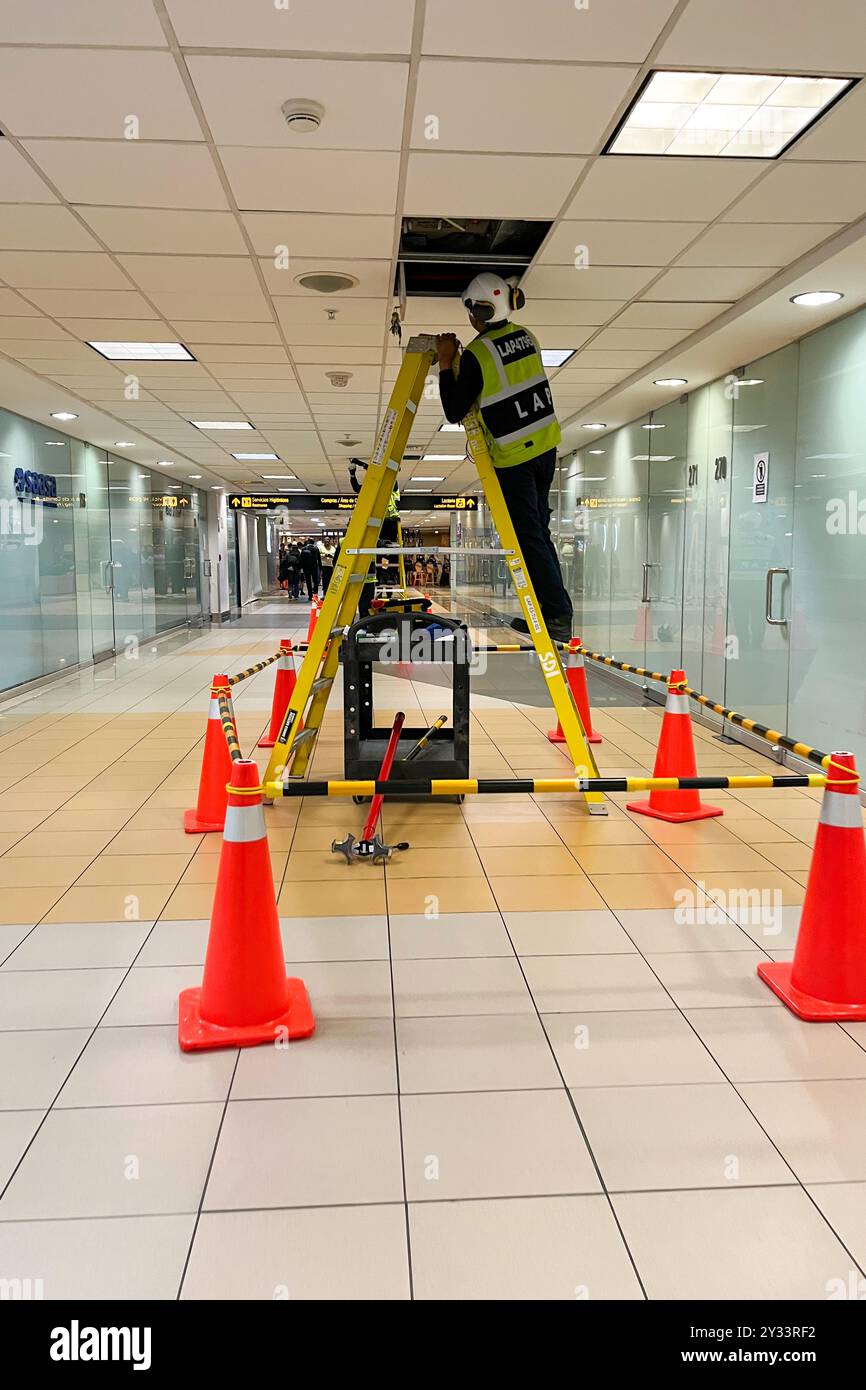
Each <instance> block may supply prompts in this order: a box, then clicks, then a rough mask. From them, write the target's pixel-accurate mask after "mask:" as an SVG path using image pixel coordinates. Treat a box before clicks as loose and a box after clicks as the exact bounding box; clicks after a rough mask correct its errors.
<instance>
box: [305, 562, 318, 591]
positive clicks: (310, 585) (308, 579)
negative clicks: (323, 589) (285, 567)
mask: <svg viewBox="0 0 866 1390" xmlns="http://www.w3.org/2000/svg"><path fill="white" fill-rule="evenodd" d="M301 568H302V571H303V575H304V583H305V584H306V586H307V598H308V599H310V600H312V598H313V595H314V594H315V593H317V591H318V586H317V584H316V568H315V566H314V565H303V566H302V567H301Z"/></svg>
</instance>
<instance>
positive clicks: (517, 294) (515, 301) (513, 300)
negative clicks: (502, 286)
mask: <svg viewBox="0 0 866 1390" xmlns="http://www.w3.org/2000/svg"><path fill="white" fill-rule="evenodd" d="M509 290H510V291H511V293H510V294H509V300H510V307H511V311H512V313H513V312H514V310H516V309H522V308H523V307H524V305H525V304H526V295H525V294H524V293H523V290H522V289H521V288H520V286H519V285H509Z"/></svg>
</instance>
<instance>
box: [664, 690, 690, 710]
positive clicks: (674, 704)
mask: <svg viewBox="0 0 866 1390" xmlns="http://www.w3.org/2000/svg"><path fill="white" fill-rule="evenodd" d="M688 712H689V697H688V695H672V694H669V695H668V698H667V701H666V703H665V714H688Z"/></svg>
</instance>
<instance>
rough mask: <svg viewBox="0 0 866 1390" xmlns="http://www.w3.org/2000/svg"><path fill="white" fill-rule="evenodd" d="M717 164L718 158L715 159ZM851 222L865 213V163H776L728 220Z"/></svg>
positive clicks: (728, 214) (727, 216)
mask: <svg viewBox="0 0 866 1390" xmlns="http://www.w3.org/2000/svg"><path fill="white" fill-rule="evenodd" d="M713 162H714V163H715V162H716V161H713ZM816 212H820V215H821V217H822V218H825V219H827V220H828V221H832V222H852V221H853V220H854V219H855V218H856V217H861V216H862V215H863V213H864V212H866V164H799V163H795V162H789V161H787V160H784V161H782V162H780V163H779V164H776V165H775V166H774V167H773V168H772V169H771V170H770V173H769V174H768V175H767V177H766V178H765V179H762V180H761V183H760V184H759V185H758V187H757V188H754V189H752V190H751V191H750V192H749V193H747V194H746V196H745V197H744V198H741V199H740V201H739V202H738V203H737V205H736V206H735V207H733V208H731V210H730V212H728V213H726V215H725V218H724V220H725V222H807V223H808V222H814V220H815V214H816Z"/></svg>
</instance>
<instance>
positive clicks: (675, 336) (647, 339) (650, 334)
mask: <svg viewBox="0 0 866 1390" xmlns="http://www.w3.org/2000/svg"><path fill="white" fill-rule="evenodd" d="M684 337H685V331H684V330H683V329H678V328H603V329H602V330H601V332H600V333H598V334H597V335H596V336H595V337H594V338H593V340H592V346H593V347H594V348H621V347H626V348H654V349H655V350H656V351H657V352H661V351H663V350H664V349H665V348H670V347H673V345H674V343H678V342H680V341H681V340H682V338H684Z"/></svg>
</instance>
